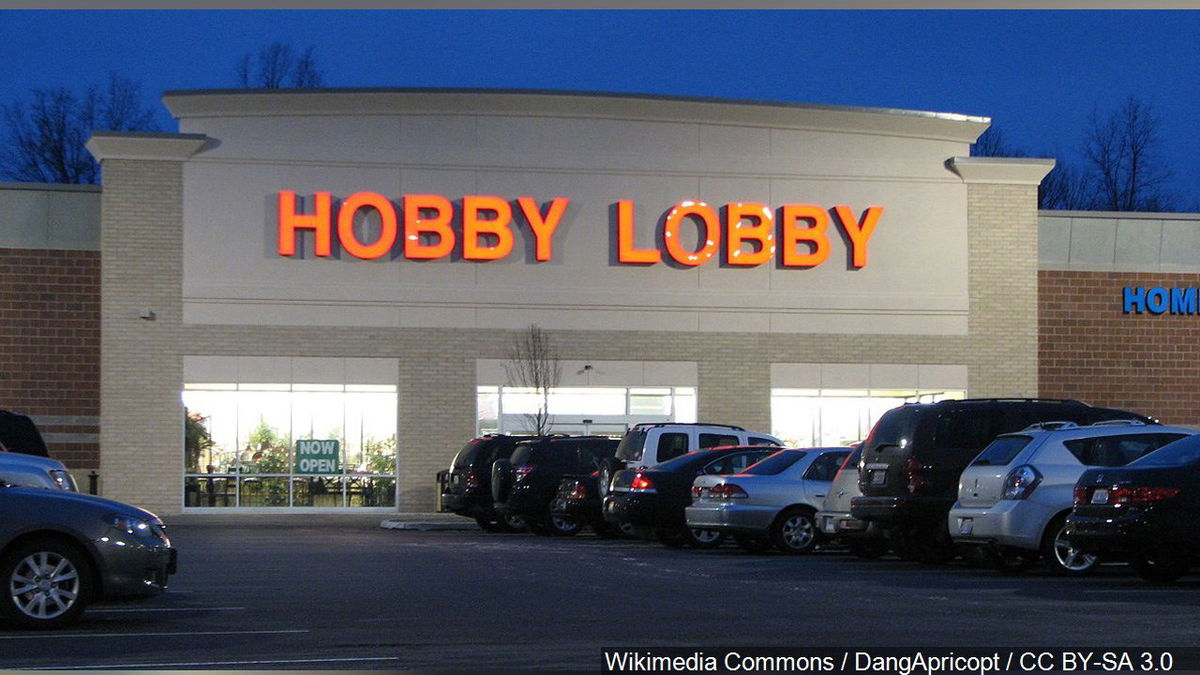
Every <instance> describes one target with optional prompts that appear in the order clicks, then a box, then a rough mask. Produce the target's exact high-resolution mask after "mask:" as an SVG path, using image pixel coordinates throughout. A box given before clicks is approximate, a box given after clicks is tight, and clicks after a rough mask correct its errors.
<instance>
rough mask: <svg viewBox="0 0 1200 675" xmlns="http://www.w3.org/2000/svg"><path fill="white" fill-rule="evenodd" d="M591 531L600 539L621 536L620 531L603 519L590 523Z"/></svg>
mask: <svg viewBox="0 0 1200 675" xmlns="http://www.w3.org/2000/svg"><path fill="white" fill-rule="evenodd" d="M592 531H593V532H595V533H596V536H597V537H599V538H601V539H617V538H619V537H620V536H621V531H620V530H618V529H617V528H616V527H615V526H614V525H613V524H612V523H609V522H608V521H605V520H599V521H596V522H594V523H592Z"/></svg>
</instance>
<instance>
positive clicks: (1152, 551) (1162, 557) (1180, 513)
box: [1065, 436, 1200, 582]
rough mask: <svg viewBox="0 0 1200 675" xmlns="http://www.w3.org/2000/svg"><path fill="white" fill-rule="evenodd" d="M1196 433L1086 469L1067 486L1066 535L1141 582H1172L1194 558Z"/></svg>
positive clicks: (1197, 547) (1199, 484)
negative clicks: (1070, 493) (1121, 461)
mask: <svg viewBox="0 0 1200 675" xmlns="http://www.w3.org/2000/svg"><path fill="white" fill-rule="evenodd" d="M1198 518H1200V436H1188V437H1187V438H1183V439H1180V440H1178V441H1175V442H1174V443H1168V444H1167V445H1164V446H1163V447H1161V448H1159V449H1158V450H1155V451H1154V452H1151V453H1150V454H1148V455H1146V456H1145V457H1142V458H1140V459H1137V460H1134V461H1133V462H1131V463H1130V464H1127V465H1126V466H1122V467H1105V468H1102V469H1100V468H1097V469H1088V470H1087V471H1085V472H1084V473H1083V475H1082V476H1080V477H1079V482H1077V483H1076V484H1075V508H1074V510H1072V511H1071V515H1070V516H1068V517H1067V531H1066V535H1065V536H1066V539H1067V541H1069V542H1071V545H1072V546H1075V547H1076V548H1079V549H1080V550H1083V551H1086V552H1092V553H1099V554H1102V555H1104V556H1107V557H1110V558H1118V559H1119V558H1124V559H1126V560H1128V561H1129V564H1130V565H1132V566H1133V568H1134V569H1135V570H1137V572H1138V574H1140V575H1141V576H1142V578H1144V579H1146V580H1147V581H1157V582H1166V581H1174V580H1175V579H1178V578H1179V577H1181V576H1183V575H1184V574H1185V573H1187V571H1188V569H1190V568H1191V567H1192V566H1193V565H1195V564H1196V560H1197V558H1198V557H1200V529H1198V528H1197V527H1196V521H1197V519H1198Z"/></svg>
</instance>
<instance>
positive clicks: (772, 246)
mask: <svg viewBox="0 0 1200 675" xmlns="http://www.w3.org/2000/svg"><path fill="white" fill-rule="evenodd" d="M569 204H570V200H569V199H567V198H566V197H555V198H553V199H551V200H550V202H549V203H547V204H539V203H538V202H537V201H536V200H534V199H533V198H532V197H518V198H517V199H516V200H515V201H508V200H506V199H504V198H502V197H495V196H489V195H467V196H464V197H463V198H462V199H461V200H460V201H459V202H457V204H456V203H454V202H451V201H450V200H449V199H447V198H445V197H442V196H440V195H428V194H413V195H405V196H404V197H403V199H402V200H401V202H400V203H399V207H398V206H397V203H396V202H393V201H392V200H390V199H388V198H387V197H385V196H383V195H380V194H378V193H375V192H355V193H353V194H351V195H349V196H347V197H344V198H342V199H341V200H340V201H339V202H338V203H337V205H336V209H335V207H334V199H333V196H332V194H331V193H329V192H316V193H313V194H312V196H311V197H310V198H308V199H306V200H305V204H304V205H301V203H300V202H299V200H298V197H297V195H296V193H295V192H294V191H290V190H283V191H281V192H280V193H279V195H278V229H279V232H278V234H279V240H278V241H279V245H278V251H279V254H280V255H284V256H294V255H296V239H297V237H298V236H302V235H304V234H309V233H311V237H312V241H313V254H314V255H316V256H317V257H321V258H327V257H331V256H332V255H333V242H334V237H335V235H336V237H337V243H338V245H339V247H340V249H341V250H342V251H344V252H345V253H347V254H349V255H351V256H354V257H355V258H359V259H362V260H376V259H379V258H383V257H385V256H388V255H390V254H391V253H392V252H393V251H398V252H399V253H400V254H401V255H403V257H405V258H408V259H410V260H436V259H441V258H446V257H449V256H452V255H454V254H455V253H456V252H457V253H458V254H459V255H461V257H462V259H464V260H473V261H481V262H483V261H489V260H500V259H503V258H506V257H508V256H509V255H511V254H512V251H513V249H514V247H515V245H516V241H517V234H516V233H515V231H514V230H515V229H516V228H517V225H518V224H524V226H525V227H526V228H527V229H528V234H527V235H526V236H528V237H532V243H533V250H534V258H535V259H536V260H537V261H539V262H544V261H548V260H551V259H552V258H553V256H554V235H555V233H556V232H557V229H558V227H559V225H560V224H561V223H562V220H563V215H564V214H565V213H566V210H567V207H568V205H569ZM616 206H617V208H616V217H617V222H616V249H617V251H616V252H617V256H616V257H617V261H618V262H619V263H622V264H627V265H654V264H657V263H661V262H663V261H664V260H668V261H670V262H673V263H675V264H677V265H680V266H683V267H698V266H700V265H704V264H705V263H708V262H710V261H712V260H713V259H719V260H720V261H721V262H722V263H723V264H725V265H728V266H731V267H754V266H757V265H761V264H763V263H767V262H770V261H771V260H775V259H777V260H778V263H779V265H780V266H781V267H815V266H817V265H820V264H822V263H824V262H826V261H827V260H828V259H829V255H830V252H831V249H832V244H831V240H832V239H836V238H837V237H836V236H835V237H832V238H831V236H830V232H831V230H832V229H833V228H836V230H837V231H840V232H841V234H842V235H844V237H843V238H844V239H845V241H846V243H847V246H848V247H849V253H850V261H849V262H850V266H851V267H854V268H862V267H866V266H867V246H868V244H869V243H870V240H871V236H872V235H873V234H874V233H875V228H876V226H877V225H878V224H879V219H880V216H881V215H882V214H883V207H882V206H869V207H867V208H866V209H864V210H863V211H862V212H861V213H860V214H857V215H856V214H855V212H854V210H853V209H852V208H851V207H850V206H847V205H844V204H838V205H836V206H834V207H833V208H831V209H827V208H825V207H823V206H819V205H816V204H784V205H782V206H780V207H779V209H778V212H773V211H772V210H771V209H770V207H768V206H767V205H765V204H761V203H755V202H730V203H728V204H726V205H725V206H724V207H722V208H717V207H714V206H711V205H709V204H706V203H704V202H701V201H694V200H685V201H681V202H679V203H677V204H675V205H674V206H672V207H671V208H670V209H669V210H667V211H666V213H664V214H663V218H662V237H661V241H657V242H654V243H653V244H654V245H653V246H647V245H646V243H647V242H646V240H645V239H644V238H643V239H642V243H641V244H640V245H639V243H638V237H637V231H636V228H635V226H634V213H633V209H634V205H633V202H632V201H630V200H627V199H622V200H619V201H618V202H617V204H616ZM335 210H336V213H335ZM776 213H777V214H778V215H776ZM360 214H374V215H375V220H376V222H378V228H373V229H377V230H378V234H376V235H374V237H373V239H372V240H371V241H362V240H361V239H360V238H359V237H360V234H359V232H357V231H356V229H355V223H356V222H358V221H359V220H360V219H359V215H360ZM685 233H686V234H695V235H697V236H694V237H690V239H692V240H694V241H695V243H693V244H688V243H685V238H689V237H686V236H685ZM722 245H724V250H725V253H724V256H722V255H721V249H722Z"/></svg>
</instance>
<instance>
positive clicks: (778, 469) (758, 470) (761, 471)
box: [742, 450, 804, 476]
mask: <svg viewBox="0 0 1200 675" xmlns="http://www.w3.org/2000/svg"><path fill="white" fill-rule="evenodd" d="M803 457H804V451H803V450H780V451H779V452H777V453H775V454H773V455H771V456H770V457H767V458H766V459H764V460H763V461H761V462H759V463H758V464H754V465H752V466H750V467H749V468H747V469H746V470H745V471H743V472H742V473H752V474H755V475H757V476H774V475H777V474H781V473H783V472H784V471H787V470H788V468H789V467H791V466H792V465H793V464H795V463H796V462H799V461H800V460H801V459H803Z"/></svg>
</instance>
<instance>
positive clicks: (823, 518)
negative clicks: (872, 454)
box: [817, 443, 888, 559]
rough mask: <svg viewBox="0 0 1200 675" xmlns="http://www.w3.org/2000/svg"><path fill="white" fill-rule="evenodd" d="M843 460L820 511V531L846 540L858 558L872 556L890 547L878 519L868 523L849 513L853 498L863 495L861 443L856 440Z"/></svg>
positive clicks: (830, 537)
mask: <svg viewBox="0 0 1200 675" xmlns="http://www.w3.org/2000/svg"><path fill="white" fill-rule="evenodd" d="M852 447H853V450H852V452H851V453H850V454H849V455H847V456H846V459H845V460H843V461H842V465H841V467H839V468H838V472H837V474H835V475H834V477H833V483H832V484H831V485H830V486H829V494H828V495H827V496H826V497H825V501H824V502H823V503H822V504H821V510H820V511H818V512H817V525H818V526H819V527H820V528H821V535H822V536H823V537H825V540H826V541H827V542H829V543H832V544H844V545H845V546H846V547H847V548H849V549H850V552H851V553H853V554H854V555H855V556H858V557H859V558H866V559H873V558H878V557H879V556H882V555H883V554H885V553H887V551H888V542H887V538H886V537H885V536H884V533H883V530H882V529H881V528H880V527H879V524H878V523H868V522H866V521H864V520H859V519H858V518H855V517H854V516H852V515H850V501H851V500H852V499H854V498H855V497H861V496H862V490H860V489H859V487H858V460H859V459H861V458H862V443H858V444H855V445H854V446H852Z"/></svg>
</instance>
